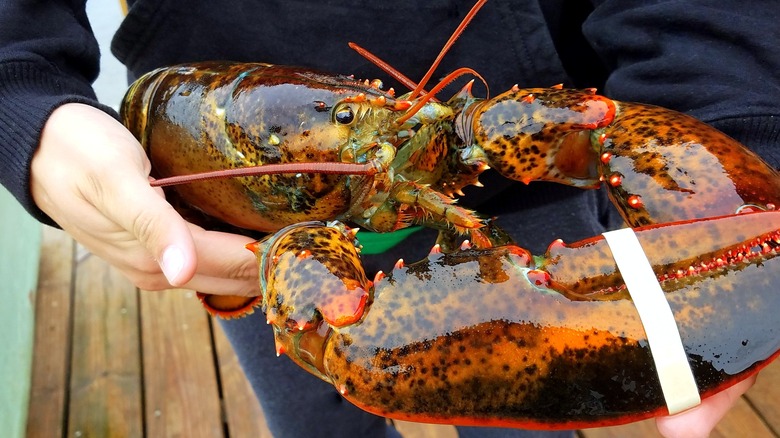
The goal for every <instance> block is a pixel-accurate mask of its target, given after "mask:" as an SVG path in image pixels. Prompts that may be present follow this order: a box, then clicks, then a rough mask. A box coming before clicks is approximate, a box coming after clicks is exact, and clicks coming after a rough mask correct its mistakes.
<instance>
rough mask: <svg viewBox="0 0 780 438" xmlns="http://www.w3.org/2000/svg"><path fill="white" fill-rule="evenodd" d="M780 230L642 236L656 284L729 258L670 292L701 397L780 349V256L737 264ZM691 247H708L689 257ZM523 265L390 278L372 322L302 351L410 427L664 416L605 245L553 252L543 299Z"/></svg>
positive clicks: (363, 403)
mask: <svg viewBox="0 0 780 438" xmlns="http://www.w3.org/2000/svg"><path fill="white" fill-rule="evenodd" d="M778 228H780V213H778V212H771V213H755V214H749V215H741V216H733V217H728V218H725V219H721V220H705V221H692V222H690V223H685V224H676V225H671V226H664V227H658V226H656V227H653V228H648V229H647V230H641V231H639V232H638V236H639V239H640V242H641V243H642V245H643V246H644V247H645V249H646V251H647V253H648V257H649V258H650V261H651V264H652V265H653V267H654V269H655V270H656V272H657V273H658V274H659V276H660V275H662V274H663V273H664V272H666V271H676V270H677V269H678V268H679V267H682V266H686V265H687V266H698V265H700V264H701V263H704V262H707V261H708V260H714V259H716V258H718V257H723V258H724V259H726V260H729V262H728V263H727V264H726V265H725V266H720V267H718V268H716V269H712V270H708V271H701V272H699V271H697V272H696V273H695V274H692V275H688V276H685V277H683V278H680V279H676V278H674V279H667V280H664V281H662V287H663V289H664V290H665V291H666V292H667V298H668V299H669V302H670V305H671V307H672V310H673V313H674V315H675V319H676V321H677V323H678V326H679V328H680V332H681V336H682V341H683V343H684V345H685V350H686V353H687V354H688V358H689V361H690V363H691V366H692V369H693V372H694V375H695V378H696V382H697V384H698V385H699V388H700V391H701V392H702V394H703V395H704V396H705V397H706V396H708V395H710V394H712V393H714V392H716V391H718V390H720V389H722V388H723V387H725V386H728V385H731V384H733V383H735V382H736V381H738V380H739V379H741V378H743V377H744V376H746V375H747V374H749V373H752V372H755V371H756V370H757V369H758V368H760V367H761V366H763V365H765V364H766V363H768V361H769V360H770V359H772V358H774V357H775V356H776V355H777V352H778V349H780V321H779V320H778V319H777V318H776V317H775V310H774V309H777V308H780V294H778V293H777V288H776V285H777V284H778V283H779V282H780V257H777V252H776V251H774V250H771V251H768V252H766V253H764V254H763V255H757V256H755V257H754V258H741V259H737V258H736V257H735V256H734V257H732V258H729V257H728V256H726V254H729V251H730V250H731V251H735V250H736V252H743V253H746V252H749V251H748V250H747V249H746V248H751V247H754V246H759V247H760V246H761V244H760V243H757V242H774V243H772V245H774V247H777V246H780V234H779V233H778ZM734 230H740V231H739V232H737V233H735V232H734ZM686 240H691V241H693V242H699V241H702V242H705V243H702V244H701V245H699V246H694V247H692V248H690V249H686V248H683V247H681V245H680V244H679V242H681V241H686ZM770 246H771V245H770ZM700 252H703V253H700ZM736 252H734V253H736ZM272 255H273V254H270V256H272ZM525 260H526V259H525V258H524V257H519V256H516V255H514V253H513V252H512V251H507V248H494V249H487V250H468V251H463V252H458V253H455V254H451V255H442V254H433V255H431V256H430V257H429V258H428V259H427V260H424V261H422V262H420V263H417V264H414V265H410V266H407V267H404V268H400V269H395V270H394V271H393V272H392V275H391V276H389V277H388V278H386V279H384V280H382V281H381V282H379V283H377V284H376V285H375V289H374V292H373V300H371V301H370V302H369V306H368V308H367V310H366V312H365V314H364V316H363V318H362V319H360V320H359V321H358V322H356V323H355V324H351V325H346V326H343V327H333V328H331V329H330V330H329V331H328V335H327V341H326V342H325V344H324V347H323V348H324V350H323V351H322V352H321V355H320V356H319V357H318V359H316V360H314V359H312V358H311V357H312V356H311V355H312V350H311V346H312V345H313V343H306V345H307V349H306V351H305V352H304V353H305V354H303V355H302V357H307V358H308V359H306V360H304V362H305V363H307V364H316V367H317V368H318V371H317V374H318V375H320V376H321V377H322V378H324V379H326V380H328V381H330V382H332V383H333V384H334V386H335V387H336V388H337V389H338V390H339V391H340V392H342V394H344V396H345V397H346V398H347V399H349V400H350V401H351V402H353V403H355V404H356V405H358V406H360V407H361V408H363V409H366V410H368V411H370V412H374V413H377V414H379V415H383V416H388V417H392V418H399V419H407V420H413V421H424V422H441V423H451V424H472V425H503V426H512V427H523V428H545V429H564V428H579V427H593V426H599V425H606V424H619V423H625V422H629V421H635V420H639V419H642V418H647V417H649V416H653V415H660V414H662V413H664V412H665V408H664V406H665V405H664V400H663V396H662V394H661V390H660V386H659V384H658V381H657V378H656V374H655V368H654V364H653V362H652V357H651V352H650V351H649V349H648V345H647V342H646V338H645V334H644V330H643V328H642V325H641V322H640V321H639V318H638V314H637V312H636V309H635V307H634V305H633V303H632V302H631V300H630V298H629V297H628V295H627V294H625V293H608V294H604V293H599V291H602V290H605V289H606V288H608V287H609V286H614V285H618V286H619V285H620V284H621V283H622V282H621V279H620V275H619V274H618V273H617V271H616V269H615V267H614V261H613V260H612V256H611V253H610V252H609V249H608V248H607V247H606V245H605V244H604V242H603V240H602V239H601V238H593V239H590V240H588V241H584V242H580V243H576V244H573V245H570V246H569V245H563V244H556V245H554V246H553V247H552V248H551V250H550V252H549V253H548V254H547V256H546V257H545V258H544V261H543V262H542V264H541V265H540V266H539V267H538V268H543V269H546V270H547V271H548V273H549V275H550V281H549V284H547V285H544V284H542V285H534V284H532V283H531V282H529V281H528V280H527V279H526V274H527V273H528V272H529V269H530V268H531V267H528V266H527V265H526V263H525ZM284 285H285V287H289V285H290V283H289V282H285V283H284ZM268 286H269V287H271V288H273V287H275V286H274V285H273V284H269V285H268ZM548 287H549V289H548ZM582 289H584V290H588V291H594V293H592V294H587V293H581V290H582ZM315 331H317V332H319V333H323V327H322V326H321V325H320V326H316V328H313V329H312V330H311V331H310V332H309V333H312V334H313V333H314V332H315ZM298 339H304V336H303V335H301V336H300V337H299V338H298ZM288 354H290V355H291V357H293V358H294V359H295V360H302V359H301V358H300V357H298V358H297V359H296V356H297V355H298V352H296V351H290V352H288ZM310 367H311V365H310Z"/></svg>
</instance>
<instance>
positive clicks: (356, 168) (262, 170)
mask: <svg viewBox="0 0 780 438" xmlns="http://www.w3.org/2000/svg"><path fill="white" fill-rule="evenodd" d="M377 172H378V169H377V168H376V166H375V165H374V164H372V163H364V164H355V163H336V162H334V163H281V164H263V165H260V166H250V167H238V168H235V169H222V170H213V171H208V172H200V173H193V174H189V175H179V176H171V177H168V178H160V179H157V180H154V181H152V182H151V186H152V187H167V186H175V185H180V184H188V183H192V182H198V181H206V180H212V179H227V178H236V177H240V176H260V175H270V174H280V173H282V174H283V173H317V174H331V175H373V174H375V173H377Z"/></svg>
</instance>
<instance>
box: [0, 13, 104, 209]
mask: <svg viewBox="0 0 780 438" xmlns="http://www.w3.org/2000/svg"><path fill="white" fill-rule="evenodd" d="M98 71H99V50H98V44H97V41H96V40H95V37H94V35H93V34H92V30H91V28H90V25H89V22H88V20H87V16H86V12H85V2H84V1H77V0H75V1H62V0H57V1H55V0H39V1H24V0H5V1H3V2H0V183H2V185H3V186H4V187H5V188H6V189H8V191H10V192H11V193H12V194H13V195H14V196H15V197H16V199H17V200H18V201H19V202H20V203H21V204H22V205H23V206H24V207H25V208H26V209H27V211H28V212H30V214H32V215H33V216H34V217H35V218H37V219H38V220H40V221H42V222H45V223H49V224H52V221H51V219H49V218H48V217H47V216H46V215H45V214H44V213H43V212H42V211H41V210H40V209H38V207H37V206H36V205H35V203H34V201H33V199H32V196H31V194H30V188H29V182H30V163H31V161H32V157H33V154H34V153H35V151H36V149H37V147H38V143H39V141H40V136H41V131H42V130H43V126H44V124H45V123H46V120H47V119H48V117H49V115H50V114H51V113H52V112H53V111H54V110H55V109H56V108H57V107H59V106H60V105H62V104H64V103H68V102H80V103H85V104H88V105H92V106H95V107H98V108H100V109H102V110H104V111H106V112H108V113H110V114H112V115H114V117H116V114H115V113H114V112H113V110H111V109H110V108H109V107H107V106H103V105H100V104H99V103H98V102H97V99H96V97H95V93H94V91H93V90H92V87H91V85H90V84H91V82H92V81H94V79H95V78H96V77H97V74H98Z"/></svg>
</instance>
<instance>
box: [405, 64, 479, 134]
mask: <svg viewBox="0 0 780 438" xmlns="http://www.w3.org/2000/svg"><path fill="white" fill-rule="evenodd" d="M466 74H471V75H474V76H476V77H478V78H479V80H480V81H482V83H483V84H485V88H486V89H487V90H488V93H489V92H490V89H489V88H488V84H487V81H485V78H483V77H482V75H480V74H479V73H477V72H476V71H474V70H473V69H471V68H468V67H461V68H459V69H457V70H455V71H453V72H452V73H450V74H448V75H447V76H445V77H444V78H443V79H442V80H441V81H440V82H439V83H438V84H436V86H435V87H433V88H432V89H431V91H430V93H426V94H425V95H424V96H422V97H421V98H420V100H418V101H417V102H416V103H415V104H414V106H412V107H411V108H409V110H408V111H406V114H404V115H403V116H401V117H399V118H398V119H396V121H395V123H396V124H398V125H402V124H403V123H404V122H406V121H407V120H409V119H410V118H412V116H414V115H415V114H417V112H418V111H420V108H422V107H423V105H425V104H426V103H428V101H429V100H433V96H434V95H436V93H438V92H439V91H441V90H442V88H444V87H446V86H447V85H449V84H450V83H451V82H452V81H454V80H455V79H457V78H459V77H461V76H463V75H466Z"/></svg>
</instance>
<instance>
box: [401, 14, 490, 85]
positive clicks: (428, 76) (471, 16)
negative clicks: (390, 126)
mask: <svg viewBox="0 0 780 438" xmlns="http://www.w3.org/2000/svg"><path fill="white" fill-rule="evenodd" d="M486 2H487V0H479V1H477V3H476V4H475V5H474V6H472V7H471V10H470V11H469V13H468V14H466V16H465V17H463V21H461V22H460V24H459V25H458V27H457V28H456V29H455V32H453V33H452V35H451V36H450V39H449V40H447V43H446V44H444V47H442V49H441V51H440V52H439V56H437V57H436V59H435V60H434V61H433V64H431V67H430V68H429V69H428V72H427V73H425V76H423V78H422V80H421V81H420V83H419V84H417V87H416V88H415V89H414V90H412V94H411V95H410V96H409V98H408V100H412V99H414V98H415V96H417V95H418V94H420V92H421V91H422V89H423V87H425V85H426V84H427V83H428V81H429V80H430V79H431V76H433V72H434V71H435V70H436V68H437V67H439V64H440V63H441V60H442V59H443V58H444V55H446V54H447V52H448V51H449V50H450V48H451V47H452V44H453V43H455V40H457V39H458V37H460V34H462V33H463V31H464V30H465V29H466V26H468V24H469V23H470V22H471V20H472V19H474V16H475V15H477V12H479V10H480V9H481V8H482V6H483V5H484V4H485V3H486Z"/></svg>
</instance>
